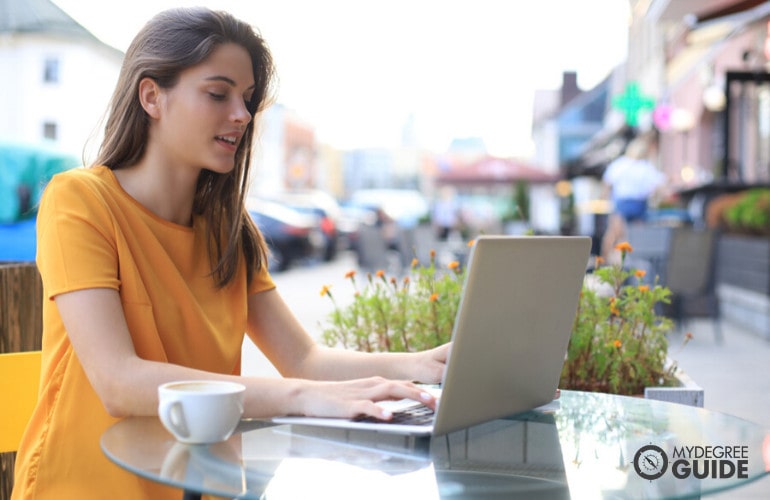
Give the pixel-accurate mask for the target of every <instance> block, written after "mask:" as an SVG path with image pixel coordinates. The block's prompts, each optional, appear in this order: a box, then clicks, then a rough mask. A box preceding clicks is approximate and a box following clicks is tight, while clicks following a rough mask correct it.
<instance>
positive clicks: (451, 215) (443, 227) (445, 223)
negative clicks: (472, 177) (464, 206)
mask: <svg viewBox="0 0 770 500" xmlns="http://www.w3.org/2000/svg"><path fill="white" fill-rule="evenodd" d="M459 212H460V209H459V207H458V204H457V197H456V196H455V191H454V189H452V188H451V187H449V186H444V187H442V188H441V190H440V191H439V196H438V198H437V199H436V201H435V202H434V203H433V214H432V220H433V225H434V226H435V227H436V237H437V238H438V240H439V241H447V239H448V238H449V233H451V232H452V231H453V230H454V229H456V228H457V226H458V222H459Z"/></svg>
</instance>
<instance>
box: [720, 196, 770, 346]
mask: <svg viewBox="0 0 770 500" xmlns="http://www.w3.org/2000/svg"><path fill="white" fill-rule="evenodd" d="M712 204H713V208H712ZM709 208H710V212H712V213H714V212H715V213H716V214H715V215H714V216H713V217H712V218H713V220H712V221H711V223H712V224H713V225H718V226H719V228H720V233H721V234H720V236H719V239H718V242H717V262H716V285H717V296H718V297H719V302H720V309H721V314H722V316H723V317H724V318H725V319H726V320H729V321H732V322H735V323H738V324H740V325H742V326H744V327H746V328H748V329H750V330H752V331H754V332H756V333H757V334H758V335H760V336H765V337H768V333H767V332H768V331H770V330H769V328H770V319H768V312H770V189H768V188H756V189H749V190H746V191H742V192H740V193H736V194H730V195H724V196H723V197H720V198H719V200H718V201H717V200H715V201H713V202H711V203H710V204H709ZM769 338H770V337H769Z"/></svg>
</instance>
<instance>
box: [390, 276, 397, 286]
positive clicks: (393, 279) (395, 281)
mask: <svg viewBox="0 0 770 500" xmlns="http://www.w3.org/2000/svg"><path fill="white" fill-rule="evenodd" d="M397 283H398V281H397V280H396V277H395V276H391V277H390V284H391V285H395V284H397Z"/></svg>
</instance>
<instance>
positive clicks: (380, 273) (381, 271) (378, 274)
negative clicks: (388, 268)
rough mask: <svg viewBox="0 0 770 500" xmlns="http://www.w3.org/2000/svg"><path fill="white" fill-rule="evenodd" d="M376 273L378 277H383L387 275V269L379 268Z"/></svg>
mask: <svg viewBox="0 0 770 500" xmlns="http://www.w3.org/2000/svg"><path fill="white" fill-rule="evenodd" d="M375 274H376V275H377V277H378V278H382V277H383V276H385V271H383V270H382V269H380V270H379V271H377V272H376V273H375Z"/></svg>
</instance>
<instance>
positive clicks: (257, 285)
mask: <svg viewBox="0 0 770 500" xmlns="http://www.w3.org/2000/svg"><path fill="white" fill-rule="evenodd" d="M273 288H275V282H273V277H272V276H270V273H269V272H268V270H267V267H262V269H260V270H259V271H257V272H256V273H255V274H254V276H253V277H252V279H251V283H249V288H248V294H249V295H253V294H255V293H259V292H264V291H267V290H271V289H273Z"/></svg>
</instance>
